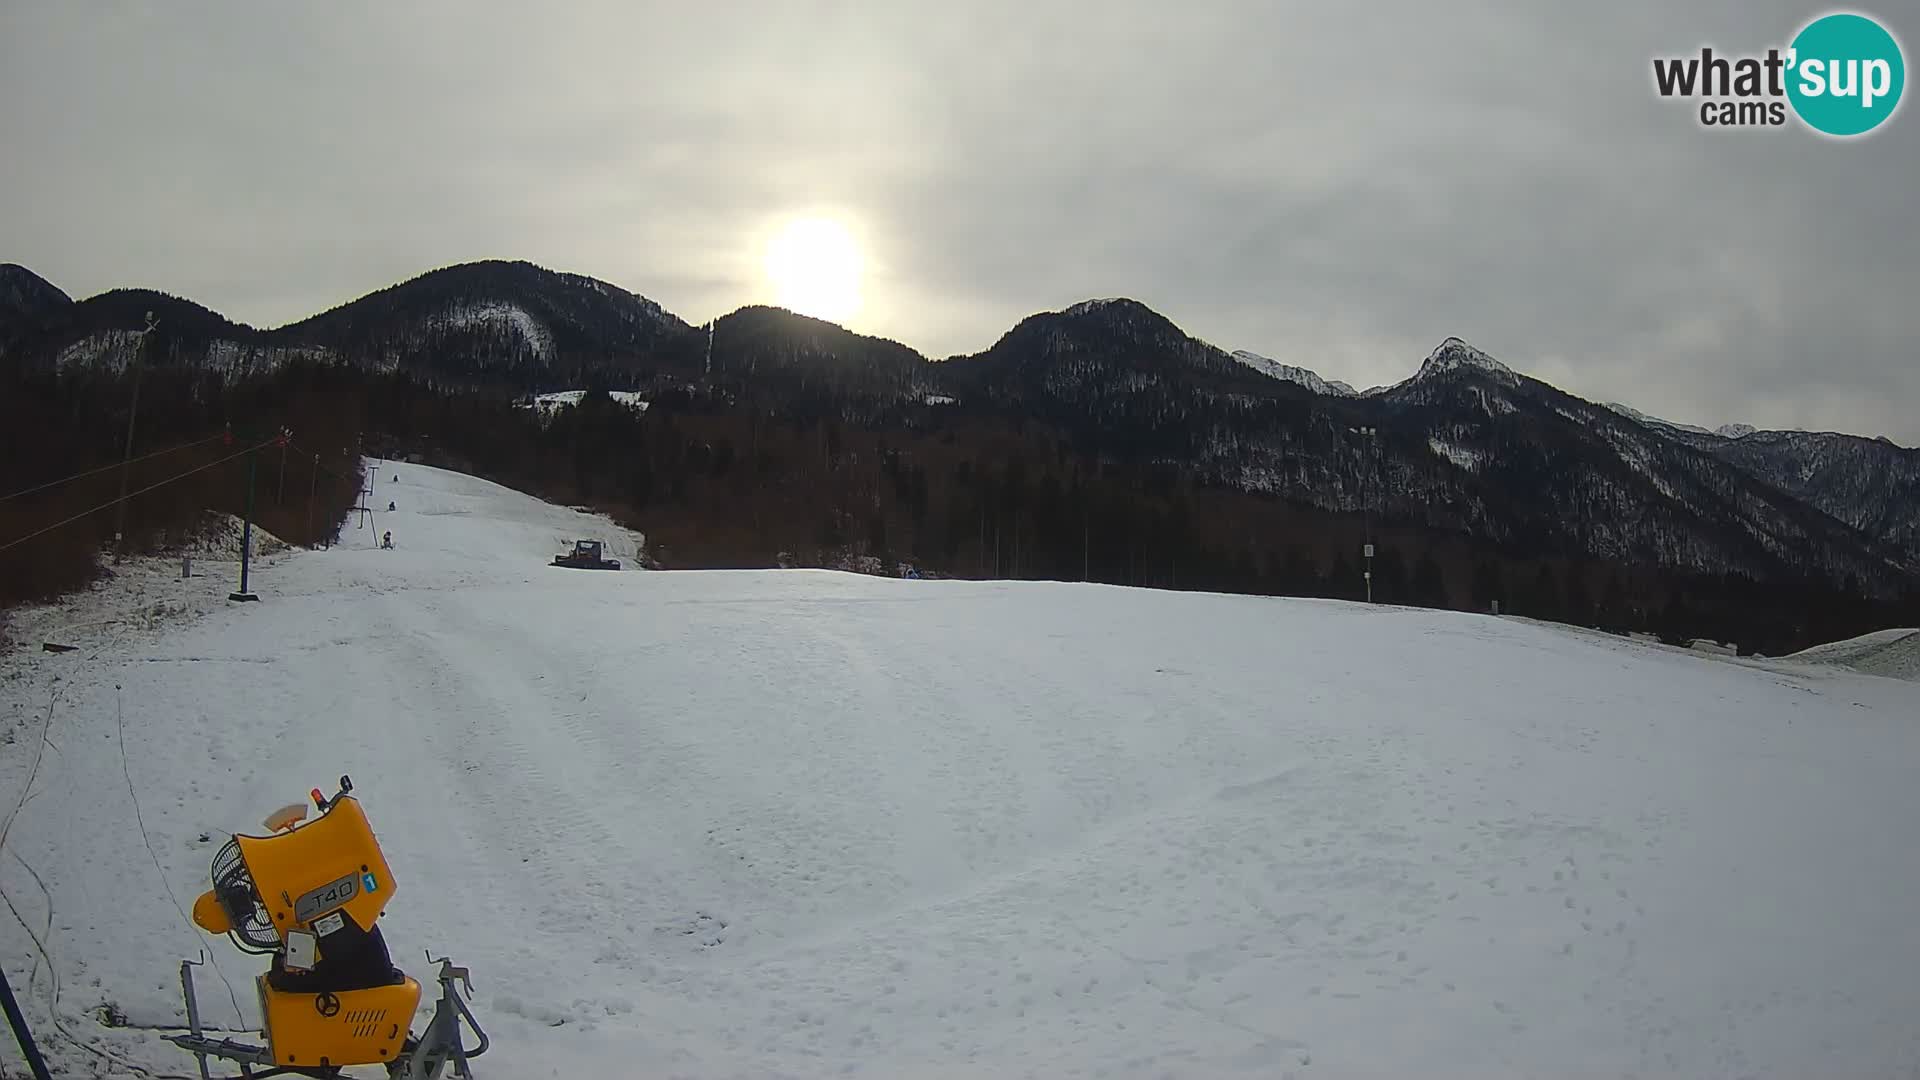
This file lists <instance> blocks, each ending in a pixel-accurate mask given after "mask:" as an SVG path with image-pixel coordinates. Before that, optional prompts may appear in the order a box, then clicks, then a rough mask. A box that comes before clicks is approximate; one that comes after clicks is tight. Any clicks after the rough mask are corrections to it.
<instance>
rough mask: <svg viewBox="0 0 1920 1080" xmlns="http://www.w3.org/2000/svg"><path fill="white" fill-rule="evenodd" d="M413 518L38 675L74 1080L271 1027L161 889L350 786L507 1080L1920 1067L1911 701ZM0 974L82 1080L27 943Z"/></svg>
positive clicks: (1906, 692) (1217, 607) (54, 954)
mask: <svg viewBox="0 0 1920 1080" xmlns="http://www.w3.org/2000/svg"><path fill="white" fill-rule="evenodd" d="M395 471H396V470H395V468H394V467H391V466H389V467H385V468H383V469H382V470H381V472H380V473H379V474H378V475H379V484H380V486H379V488H378V490H377V492H376V494H375V496H374V497H373V498H371V499H369V502H370V503H377V504H378V505H381V506H384V505H386V502H387V500H388V499H389V498H391V499H393V500H395V502H396V504H397V506H398V507H399V510H398V511H397V512H396V513H394V514H382V515H381V518H382V521H381V523H380V525H381V528H382V529H389V528H390V529H392V531H393V533H394V537H395V540H396V543H397V544H398V545H399V546H398V548H397V550H394V551H379V550H375V549H373V548H372V547H371V546H369V545H370V540H369V538H370V537H371V536H372V535H373V534H374V530H371V529H369V530H350V531H349V532H348V534H347V536H348V541H347V542H345V543H343V544H342V545H340V546H338V547H335V548H333V549H332V550H328V551H321V552H311V553H305V552H302V553H293V554H289V555H286V556H283V557H280V558H277V559H275V560H270V561H269V562H268V563H267V564H265V565H264V566H262V567H261V568H260V569H259V572H258V573H257V574H256V576H255V579H254V587H255V588H256V590H257V591H258V592H259V593H260V595H261V596H262V597H263V599H262V602H260V603H258V604H248V605H244V606H242V605H231V606H229V605H225V604H224V602H220V601H217V599H208V598H217V597H218V596H220V595H223V594H224V592H225V591H226V590H227V589H229V588H231V584H230V582H228V581H225V580H217V581H216V580H214V579H210V578H208V579H202V578H196V579H193V580H191V581H187V582H173V583H172V587H174V588H176V589H179V590H182V591H185V592H192V593H193V597H188V598H186V599H183V600H182V601H181V603H180V604H179V605H178V610H184V611H185V612H187V614H184V615H180V616H178V617H175V618H173V619H172V621H170V622H166V621H163V624H161V625H149V624H133V623H129V624H123V625H113V626H111V627H110V630H111V632H107V631H101V630H98V629H95V630H89V631H87V632H86V633H85V634H82V635H81V636H80V637H79V639H78V640H79V642H80V643H81V644H82V648H81V649H80V651H78V652H74V653H68V654H61V655H57V656H56V655H46V654H41V653H27V652H25V651H16V653H14V654H13V655H12V656H11V657H10V658H8V660H7V668H6V672H7V674H6V678H5V681H0V695H4V696H0V722H4V724H5V726H6V731H7V733H8V734H7V735H6V739H7V741H6V743H5V745H4V746H0V763H4V772H0V812H11V811H12V810H13V808H14V807H15V806H16V804H18V805H19V809H18V812H17V815H16V816H14V818H13V824H12V826H11V831H10V833H9V834H8V836H7V838H6V851H7V854H6V856H5V866H4V871H0V883H3V884H4V888H5V891H6V893H7V896H8V898H9V899H10V900H11V902H12V903H13V904H14V905H15V906H16V908H17V909H18V910H19V912H20V914H21V916H22V917H23V918H24V920H25V922H26V923H27V925H29V926H31V927H32V929H33V932H34V934H35V935H36V936H38V937H40V938H42V939H43V940H44V941H45V945H46V949H47V952H48V954H49V955H50V957H51V961H52V973H53V974H54V975H57V979H58V995H59V996H58V1012H59V1014H60V1017H61V1020H62V1026H64V1027H65V1028H66V1029H67V1030H69V1031H71V1032H72V1033H74V1034H75V1035H77V1036H80V1037H82V1038H83V1039H84V1041H86V1042H88V1043H89V1044H90V1045H92V1046H94V1047H96V1048H100V1049H103V1050H105V1051H106V1052H109V1053H112V1054H114V1055H117V1056H118V1057H120V1058H123V1059H126V1060H129V1061H133V1062H137V1063H139V1064H141V1065H144V1066H147V1067H149V1068H155V1069H159V1070H161V1071H163V1072H169V1073H172V1074H175V1075H179V1074H184V1073H186V1072H188V1071H190V1065H191V1062H190V1059H188V1058H187V1057H186V1056H185V1055H183V1054H180V1053H179V1052H177V1051H175V1050H174V1049H173V1048H172V1047H170V1046H167V1045H166V1044H164V1043H161V1042H160V1041H159V1037H158V1035H157V1034H156V1033H154V1032H152V1031H148V1030H143V1029H142V1028H140V1027H129V1028H120V1029H107V1028H103V1027H101V1026H100V1025H99V1023H98V1022H97V1020H96V1018H95V1016H94V1012H95V1011H96V1010H97V1008H98V1006H100V1005H101V1004H102V1003H103V1002H111V1003H112V1004H113V1005H114V1006H115V1007H116V1008H117V1009H118V1010H120V1011H121V1012H123V1013H124V1014H125V1016H126V1018H127V1019H128V1021H129V1022H130V1023H131V1024H133V1025H168V1024H177V1023H179V1022H180V1012H179V1008H178V1000H177V994H176V990H175V978H176V971H177V963H178V961H179V958H180V957H181V956H182V955H192V954H194V953H195V952H196V951H197V950H198V949H199V948H201V947H202V946H203V945H204V946H205V947H206V948H207V949H208V951H209V953H210V954H211V955H212V956H213V957H214V958H215V959H216V960H217V962H218V964H219V967H220V969H221V970H222V971H223V972H224V973H225V975H226V976H227V978H228V979H229V980H231V981H232V983H233V984H234V986H235V987H236V988H237V989H238V990H239V991H240V993H239V995H238V996H239V998H240V1001H241V1003H242V1005H243V1006H244V1007H245V1011H246V1013H247V1015H248V1021H249V1022H250V1023H251V1022H252V1020H253V1015H252V1014H253V1008H252V1005H251V1002H250V1001H249V1000H248V997H249V984H248V983H247V982H246V980H247V979H248V978H250V976H251V975H252V973H253V972H254V971H255V970H257V968H258V961H257V960H255V959H253V958H249V957H245V956H242V955H240V954H239V953H237V952H236V951H235V950H234V949H233V948H232V947H231V946H230V945H229V944H228V943H226V942H225V941H224V940H211V939H206V938H204V937H203V936H202V935H199V934H198V933H196V932H194V931H191V930H190V929H188V928H187V927H186V925H185V924H184V923H183V920H182V917H181V916H180V915H179V913H178V912H176V911H175V909H174V906H173V904H172V902H171V901H170V900H169V897H168V890H169V889H171V891H172V893H173V894H174V895H175V896H176V897H178V898H179V900H180V902H181V904H182V905H186V904H190V903H191V902H192V898H193V896H194V895H196V894H197V893H198V892H199V891H200V890H201V889H202V888H204V887H205V884H204V883H205V875H206V864H207V860H208V859H209V857H210V856H211V855H212V854H213V851H214V849H215V848H216V847H217V846H218V844H219V842H220V840H221V833H222V832H223V831H227V830H256V831H257V824H256V823H257V822H258V821H259V820H260V818H261V817H262V816H263V815H264V814H265V813H266V812H267V811H269V810H271V809H273V808H274V807H277V806H280V805H282V804H284V803H287V802H290V801H294V800H296V799H298V798H300V797H301V795H302V793H304V792H305V791H306V790H307V789H308V788H310V787H314V786H321V787H325V788H327V789H328V790H331V785H332V783H333V782H334V781H335V779H336V778H337V777H338V776H339V774H341V773H350V774H352V776H353V778H354V781H355V783H356V785H357V788H358V791H359V794H360V795H361V797H362V799H363V802H364V804H365V806H366V808H367V810H368V812H369V814H370V815H371V817H372V820H373V823H374V827H375V828H376V829H377V830H378V831H379V833H380V835H381V837H382V840H383V842H384V843H385V845H386V848H387V852H388V856H389V858H390V860H391V861H392V864H393V866H394V869H395V872H396V874H397V875H398V876H399V891H398V894H397V895H396V896H395V898H394V902H393V905H392V906H391V907H390V908H389V911H388V915H387V917H386V919H385V921H384V925H385V927H386V931H387V936H388V940H389V942H390V944H391V945H392V947H393V950H394V954H395V958H396V960H397V961H398V962H400V963H401V964H403V965H405V966H407V967H409V969H410V970H413V971H415V972H416V973H422V974H424V973H425V971H426V965H425V963H424V959H423V957H422V955H421V950H423V949H426V948H432V949H433V950H435V953H436V955H438V954H439V953H441V952H451V953H452V954H453V955H454V956H455V957H456V958H457V959H458V960H460V961H461V962H464V963H467V964H470V965H471V966H472V968H473V971H474V977H475V991H476V1000H475V1006H476V1010H477V1012H478V1014H479V1015H480V1017H481V1018H482V1020H483V1021H484V1022H486V1023H487V1024H488V1026H489V1028H490V1032H491V1034H492V1035H493V1037H494V1042H495V1050H494V1051H493V1052H492V1053H491V1054H489V1055H488V1056H487V1057H485V1058H483V1059H481V1061H480V1062H479V1063H478V1064H479V1068H480V1073H481V1075H482V1076H483V1077H496V1078H499V1077H515V1078H518V1077H536V1076H564V1077H589V1078H593V1077H628V1076H689V1077H707V1076H724V1077H733V1076H742V1077H762V1076H801V1077H813V1076H839V1075H856V1076H872V1077H919V1076H937V1077H960V1076H982V1077H986V1076H991V1077H1007V1076H1040V1077H1056V1076H1096V1075H1105V1076H1114V1077H1133V1076H1141V1077H1148V1076H1151V1077H1159V1076H1175V1077H1189V1076H1195V1077H1215V1076H1253V1077H1281V1076H1288V1075H1292V1076H1297V1077H1301V1078H1309V1077H1323V1076H1324V1077H1362V1076H1449V1077H1468V1076H1472V1077H1483V1076H1580V1077H1588V1076H1618V1075H1645V1076H1687V1077H1697V1076H1777V1077H1809V1076H1820V1077H1880V1076H1901V1077H1905V1076H1910V1075H1911V1074H1912V1070H1913V1069H1914V1068H1915V1067H1916V1066H1920V1024H1916V1022H1915V1017H1916V1016H1920V918H1916V916H1915V907H1914V905H1915V897H1916V896H1920V860H1917V859H1916V858H1915V857H1914V853H1913V828H1914V824H1915V822H1920V782H1916V781H1915V774H1916V766H1920V686H1916V685H1915V684H1912V683H1907V682H1901V681H1896V680H1891V679H1880V678H1874V677H1870V676H1864V675H1857V674H1853V673H1849V672H1845V671H1840V670H1835V669H1807V670H1806V671H1805V672H1804V673H1794V672H1792V671H1790V670H1789V671H1782V670H1766V669H1762V668H1758V667H1752V666H1745V665H1742V664H1738V663H1732V662H1727V661H1722V660H1713V659H1706V658H1700V657H1694V656H1689V655H1685V654H1682V653H1677V652H1672V651H1668V650H1662V649H1657V648H1648V647H1643V646H1640V645H1637V644H1633V643H1630V642H1626V641H1613V640H1608V639H1601V638H1596V637H1593V636H1590V635H1578V634H1572V633H1567V632H1561V631H1557V630H1554V629H1550V628H1545V627H1540V626H1535V625H1527V624H1519V623H1513V622H1507V621H1502V620H1497V619H1493V618H1488V617H1477V616H1470V615H1462V614H1448V613H1439V612H1427V611H1412V610H1399V609H1392V608H1384V607H1381V608H1368V607H1365V606H1361V605H1352V604H1341V603H1332V602H1317V601H1300V600H1272V599H1261V598H1250V597H1230V596H1217V595H1203V594H1181V593H1166V592H1149V591H1139V590H1129V589H1120V588H1110V587H1102V586H1092V585H1078V584H1030V583H964V582H946V581H895V580H881V579H873V578H864V577H856V576H850V575H843V574H832V573H821V572H807V571H789V572H751V573H748V572H727V573H647V572H622V573H617V574H615V573H604V572H602V573H594V572H585V571H569V570H564V569H557V568H550V567H548V566H546V565H544V564H545V563H546V561H547V560H548V559H549V558H550V557H551V555H552V554H553V553H554V552H555V551H558V550H561V546H562V544H563V543H564V541H565V540H566V539H567V538H568V537H569V536H570V534H571V533H573V532H582V531H585V530H586V529H587V527H588V526H587V525H583V524H582V522H583V521H584V519H582V518H580V517H579V516H577V515H574V514H572V513H571V512H569V511H566V510H562V509H558V508H553V507H548V506H545V505H543V504H540V503H537V502H535V501H533V500H531V499H529V498H527V497H525V496H522V495H518V494H515V493H513V492H510V491H506V490H504V489H501V488H498V487H495V486H493V485H489V484H485V483H482V482H480V481H477V480H474V479H471V478H468V477H462V476H458V475H455V474H449V473H443V472H438V471H435V470H431V469H426V468H422V467H419V466H409V465H400V466H398V467H397V472H398V474H399V481H398V483H394V482H393V481H392V479H391V474H392V473H393V472H395ZM600 532H601V534H602V535H605V536H606V537H607V538H608V539H610V540H615V541H616V552H617V553H618V554H620V555H622V556H630V555H631V550H630V546H629V549H628V550H619V548H618V546H617V545H618V543H619V542H626V543H629V545H630V539H631V538H627V539H626V540H624V541H623V540H621V539H620V537H618V536H616V535H615V534H613V533H612V532H611V531H610V528H608V527H604V523H603V526H602V527H601V528H600ZM147 586H148V587H149V588H150V589H154V590H159V589H163V588H164V587H165V583H164V582H160V581H148V583H147ZM196 590H197V591H196ZM101 595H104V594H101ZM195 597H197V598H198V599H195ZM87 602H92V603H101V602H104V601H101V600H100V599H99V597H98V596H96V597H93V598H90V599H89V601H87ZM194 612H200V613H199V614H194ZM88 625H89V626H96V627H97V625H98V623H97V620H96V621H90V622H88ZM49 703H51V713H50V715H51V722H50V725H49V726H48V728H47V733H48V739H47V742H46V743H45V744H44V750H42V749H41V747H42V743H41V731H42V724H43V721H44V718H45V717H47V716H48V715H49V713H48V709H49ZM122 724H124V730H122ZM123 752H124V754H125V765H124V769H125V772H124V773H123V764H122V753H123ZM36 754H39V755H40V761H39V770H38V774H37V778H36V779H35V781H34V783H33V786H32V797H31V798H30V799H28V800H27V801H25V802H24V803H21V799H22V798H23V796H24V795H25V794H26V792H25V789H24V787H23V781H24V779H25V776H26V774H27V771H28V768H29V765H30V764H31V762H32V761H33V759H34V757H35V755H36ZM129 778H130V779H131V792H130V788H129V783H128V780H129ZM133 794H137V796H138V799H139V807H140V811H141V814H142V815H143V818H144V822H145V829H146V833H147V835H148V836H149V837H150V839H151V842H152V846H153V852H154V856H152V857H150V856H149V854H148V851H147V849H146V847H145V846H144V845H143V843H142V835H141V831H140V829H139V828H138V827H137V826H136V822H135V814H134V803H133V801H132V795H133ZM203 834H205V835H206V836H207V839H204V840H203V839H201V837H202V835H203ZM16 853H17V855H18V857H19V860H16V858H15V855H16ZM20 860H23V861H20ZM156 861H157V864H158V868H157V869H156ZM29 867H30V868H31V873H30V872H29V869H28V868H29ZM43 886H44V889H43ZM0 954H3V957H4V962H5V964H6V969H7V973H8V975H9V976H10V977H11V978H12V980H13V982H14V985H15V986H16V988H18V989H20V991H21V994H22V996H23V997H24V998H26V999H27V1001H28V1003H29V1005H28V1007H29V1012H30V1015H31V1016H32V1017H33V1018H34V1019H35V1021H36V1022H37V1023H38V1024H39V1025H40V1028H41V1031H42V1034H43V1037H44V1038H46V1040H47V1041H48V1042H49V1044H50V1049H51V1052H52V1053H53V1054H54V1055H55V1056H56V1059H57V1061H58V1062H60V1063H61V1064H62V1065H63V1066H64V1067H65V1068H66V1069H68V1070H71V1071H73V1072H74V1073H75V1074H78V1075H86V1074H88V1072H89V1071H91V1070H92V1069H93V1068H94V1067H95V1066H96V1065H98V1064H99V1062H98V1061H97V1060H96V1059H95V1058H93V1057H92V1056H91V1055H89V1054H88V1053H85V1052H82V1051H80V1050H77V1049H75V1048H74V1047H73V1046H71V1045H69V1044H67V1043H66V1042H65V1040H64V1038H63V1037H62V1036H61V1035H60V1034H59V1033H58V1032H57V1031H56V1030H54V1029H53V1027H52V1025H51V1024H50V1023H49V1020H48V1009H49V1002H50V1000H51V999H52V996H53V990H54V980H53V978H51V977H50V976H49V972H48V970H47V968H46V966H45V965H44V964H42V963H39V961H38V957H37V955H36V951H35V947H34V945H33V944H32V942H30V941H29V939H28V935H27V933H26V932H25V931H24V930H23V929H22V928H21V926H20V925H18V924H17V923H15V922H14V921H13V919H12V918H11V917H10V916H7V915H5V914H4V913H0ZM200 987H201V997H202V1001H203V1003H204V1007H205V1009H206V1012H207V1014H208V1017H209V1019H210V1021H212V1022H215V1023H221V1022H231V1021H232V1019H233V1016H232V1012H233V1007H232V1005H230V1004H229V1003H228V999H227V993H226V990H225V989H224V988H223V987H222V986H221V984H220V982H219V980H218V978H217V977H216V976H215V975H214V974H213V973H212V972H211V971H207V972H206V973H204V974H203V975H202V978H201V981H200ZM376 1074H377V1070H376Z"/></svg>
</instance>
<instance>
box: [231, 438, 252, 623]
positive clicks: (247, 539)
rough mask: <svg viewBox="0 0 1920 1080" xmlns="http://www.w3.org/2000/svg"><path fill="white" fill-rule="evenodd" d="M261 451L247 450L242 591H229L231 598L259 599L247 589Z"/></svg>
mask: <svg viewBox="0 0 1920 1080" xmlns="http://www.w3.org/2000/svg"><path fill="white" fill-rule="evenodd" d="M258 454H259V451H257V450H249V451H247V516H246V518H245V520H244V521H243V523H242V524H241V526H240V591H239V592H234V593H228V594H227V599H229V600H241V601H245V600H258V599H260V598H259V597H258V596H256V595H254V594H253V593H250V592H248V591H247V570H248V567H249V564H250V563H251V562H252V558H253V471H254V459H255V457H256V456H258Z"/></svg>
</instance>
